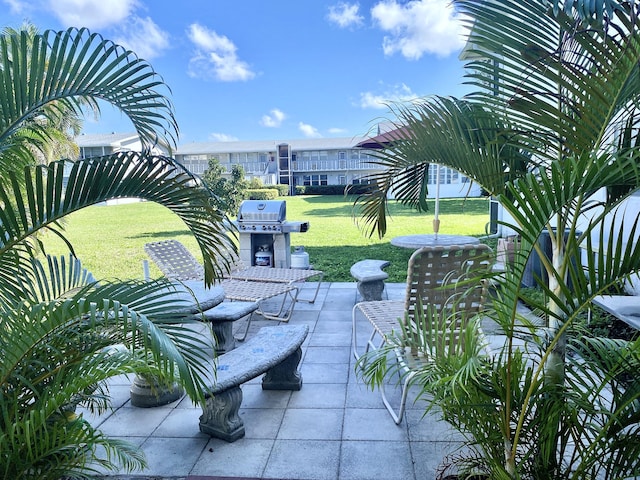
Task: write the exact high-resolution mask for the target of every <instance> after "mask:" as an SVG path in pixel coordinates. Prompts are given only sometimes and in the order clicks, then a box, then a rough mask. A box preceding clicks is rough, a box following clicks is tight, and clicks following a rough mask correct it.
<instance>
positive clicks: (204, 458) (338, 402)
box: [91, 283, 460, 480]
mask: <svg viewBox="0 0 640 480" xmlns="http://www.w3.org/2000/svg"><path fill="white" fill-rule="evenodd" d="M305 288H315V284H309V285H307V286H305ZM387 292H388V295H389V297H390V298H403V295H404V284H390V285H388V286H387ZM355 300H356V295H355V283H324V284H323V285H322V286H321V288H320V292H319V294H318V299H317V300H316V303H315V304H307V303H298V305H296V307H295V311H294V314H293V316H292V318H291V320H290V321H289V323H292V324H300V323H305V324H307V325H309V336H308V337H307V339H306V340H305V343H304V345H303V358H302V363H301V366H300V370H301V372H302V377H303V382H304V383H303V387H302V390H300V391H298V392H288V391H286V392H282V391H263V390H262V389H261V386H260V379H259V378H258V379H255V380H252V381H251V382H248V383H247V384H245V385H244V386H243V387H242V390H243V402H242V408H241V409H240V415H241V418H242V419H243V421H244V423H245V429H246V435H245V437H244V438H241V439H239V440H237V441H236V442H233V443H227V442H225V441H222V440H219V439H214V438H210V437H209V436H207V435H204V434H202V433H200V431H199V429H198V421H199V420H198V419H199V416H200V414H201V409H200V408H196V407H194V406H193V404H192V403H191V402H190V401H189V399H188V398H182V399H181V400H178V401H176V402H174V403H171V404H169V405H166V406H162V407H157V408H137V407H133V406H131V405H130V402H129V386H130V383H131V382H130V379H128V378H126V377H120V378H117V379H114V381H113V382H112V388H111V393H112V395H113V398H114V409H113V411H111V412H108V413H107V414H104V415H102V416H99V417H91V418H92V422H93V423H94V424H95V425H98V426H99V427H100V428H101V429H102V430H103V431H104V432H105V433H107V434H109V435H110V436H113V437H117V438H123V439H127V440H129V441H131V442H133V443H135V444H139V445H141V448H142V450H143V451H144V453H145V455H146V458H147V461H148V463H149V467H148V468H147V469H146V470H145V471H143V472H140V473H134V474H126V473H124V472H120V473H108V474H107V472H105V477H104V478H107V479H110V480H115V479H118V480H121V479H154V480H157V479H168V478H171V479H175V480H178V479H189V480H192V479H193V480H195V479H196V478H201V479H206V478H216V479H221V478H225V479H227V478H244V479H248V478H251V479H296V480H377V479H380V480H417V479H421V480H422V479H427V480H430V479H433V478H435V475H436V468H437V467H438V465H439V464H440V463H441V462H442V461H443V459H444V457H445V456H446V455H447V454H451V453H454V452H455V451H456V449H457V447H458V446H459V445H460V443H459V440H460V438H459V437H458V436H456V435H455V433H454V432H453V431H452V430H451V429H449V428H448V426H447V425H446V424H445V423H444V422H442V421H440V420H438V419H437V418H436V417H435V416H433V415H430V416H427V417H426V418H423V413H424V409H423V408H422V406H421V405H420V404H419V403H418V404H414V403H413V399H410V400H409V401H408V411H407V414H406V415H405V418H404V419H403V421H402V423H401V424H400V425H396V424H395V423H394V422H393V420H392V419H391V416H390V415H389V414H388V412H387V411H386V409H385V408H384V406H383V404H382V401H381V399H380V393H379V392H378V391H377V390H375V391H371V389H369V388H367V387H366V386H365V385H364V384H363V383H362V380H361V379H359V378H358V376H357V375H356V373H355V370H354V360H353V356H352V354H351V309H352V307H353V305H354V302H355ZM363 322H366V321H363ZM239 323H240V322H239ZM265 325H274V322H273V321H267V320H261V319H260V317H257V318H256V319H254V321H253V322H252V325H251V330H250V333H249V335H251V332H253V331H255V330H257V329H258V328H260V327H261V326H265ZM362 325H363V329H361V330H362V332H363V338H365V337H366V334H368V332H369V329H368V328H366V326H365V323H363V324H362ZM243 326H244V325H242V324H240V325H236V328H242V327H243ZM387 389H388V392H387V393H388V394H389V396H390V398H392V399H393V398H394V394H395V399H396V400H397V399H399V395H398V392H397V391H394V388H393V386H390V387H388V388H387Z"/></svg>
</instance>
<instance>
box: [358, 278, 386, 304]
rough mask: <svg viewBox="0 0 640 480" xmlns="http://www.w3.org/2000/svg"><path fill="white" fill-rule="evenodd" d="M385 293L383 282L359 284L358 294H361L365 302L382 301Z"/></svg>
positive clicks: (375, 281)
mask: <svg viewBox="0 0 640 480" xmlns="http://www.w3.org/2000/svg"><path fill="white" fill-rule="evenodd" d="M383 291H384V281H383V280H374V281H373V282H358V292H360V295H362V298H363V299H364V301H365V302H373V301H380V300H382V292H383Z"/></svg>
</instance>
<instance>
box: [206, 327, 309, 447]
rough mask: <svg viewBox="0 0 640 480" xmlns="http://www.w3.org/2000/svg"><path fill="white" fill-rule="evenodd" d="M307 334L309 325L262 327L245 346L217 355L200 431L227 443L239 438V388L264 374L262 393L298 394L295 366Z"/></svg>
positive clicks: (298, 377)
mask: <svg viewBox="0 0 640 480" xmlns="http://www.w3.org/2000/svg"><path fill="white" fill-rule="evenodd" d="M308 332H309V327H308V325H279V326H274V327H263V328H261V329H260V330H259V331H258V333H257V334H256V335H255V336H254V337H252V338H250V339H249V340H247V342H246V343H243V344H241V345H239V346H237V347H236V348H235V349H233V350H231V351H230V352H227V353H225V354H223V355H220V356H219V357H218V359H217V362H216V378H215V381H214V382H213V383H214V384H213V385H212V386H211V387H210V389H209V391H208V392H207V395H206V401H205V404H204V406H203V407H202V415H201V416H200V431H201V432H202V433H206V434H208V435H211V436H212V437H216V438H221V439H222V440H226V441H227V442H234V441H236V440H237V439H239V438H242V437H243V436H244V433H245V431H244V423H243V422H242V420H241V419H240V417H239V416H238V410H239V409H240V404H241V403H242V390H241V389H240V385H242V384H243V383H245V382H247V381H249V380H251V379H253V378H256V377H257V376H259V375H261V374H263V373H265V374H266V375H265V376H264V377H263V379H262V389H263V390H300V389H301V388H302V377H301V375H300V373H299V372H298V364H299V363H300V359H301V358H302V349H301V346H302V342H304V339H305V338H306V337H307V333H308Z"/></svg>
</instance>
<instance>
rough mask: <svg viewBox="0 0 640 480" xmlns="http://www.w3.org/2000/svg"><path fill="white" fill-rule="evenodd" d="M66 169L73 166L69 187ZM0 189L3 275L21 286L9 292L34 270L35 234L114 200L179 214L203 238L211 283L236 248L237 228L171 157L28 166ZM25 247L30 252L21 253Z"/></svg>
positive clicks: (115, 157) (116, 157) (125, 155)
mask: <svg viewBox="0 0 640 480" xmlns="http://www.w3.org/2000/svg"><path fill="white" fill-rule="evenodd" d="M65 167H71V168H70V172H69V175H68V178H67V181H66V185H65V184H64V183H63V177H65ZM0 187H2V188H0V200H1V201H3V204H2V207H1V208H0V220H1V222H0V223H1V225H0V233H1V238H2V240H0V275H2V276H3V277H4V279H5V280H6V281H7V285H13V286H14V287H15V288H14V289H13V290H11V289H8V290H7V291H8V292H9V293H10V292H11V291H15V289H17V288H20V285H18V284H17V283H16V282H17V279H18V278H19V277H20V273H21V271H22V270H23V269H27V270H28V269H29V268H31V262H30V258H29V257H30V256H31V255H30V254H28V251H27V250H28V245H29V242H30V241H31V240H32V239H33V236H34V234H35V233H37V232H38V231H40V230H41V229H43V228H47V227H55V226H56V222H57V221H59V220H60V219H61V218H63V217H64V216H66V215H68V214H69V213H72V212H74V211H77V210H79V209H81V208H84V207H86V206H89V205H93V204H95V203H98V202H101V201H104V200H107V199H110V198H120V197H130V196H137V197H140V198H143V199H146V200H149V201H155V202H157V203H159V204H161V205H164V206H166V207H167V208H169V209H170V210H172V211H173V212H174V213H176V214H177V215H178V216H179V217H180V218H181V219H182V220H183V221H184V222H185V224H186V225H187V227H188V228H189V229H190V230H191V231H192V232H193V233H194V235H195V237H196V239H197V240H198V242H199V245H200V248H201V250H202V252H203V257H204V258H205V279H206V282H207V283H208V284H211V283H212V282H213V280H214V279H215V278H216V277H219V276H220V275H221V273H222V269H223V268H224V266H222V265H217V264H216V263H215V258H221V257H223V255H221V253H222V252H225V251H228V250H229V249H231V250H233V249H234V248H235V247H234V244H233V241H232V238H233V237H232V235H233V234H232V233H231V232H232V231H233V226H232V225H231V223H230V222H229V221H228V219H227V217H226V216H225V215H224V214H223V213H222V212H220V211H219V210H218V209H217V208H216V207H215V206H214V205H213V202H212V201H211V193H210V192H209V191H208V190H207V189H206V187H205V186H204V185H202V184H201V183H200V182H199V180H198V178H197V177H195V176H193V175H192V174H190V173H189V172H187V171H186V170H184V169H182V168H181V167H180V166H179V165H178V164H176V163H175V162H174V161H172V160H171V159H168V158H165V157H147V156H145V155H144V154H138V153H135V152H125V153H118V154H114V155H111V156H106V157H100V158H97V159H91V160H81V161H78V162H73V163H70V162H64V161H59V162H53V163H51V164H49V165H47V166H36V167H28V168H25V170H24V172H23V174H22V176H18V175H17V174H15V173H11V174H10V176H9V181H8V182H5V183H4V184H3V185H2V184H0ZM23 199H24V201H23ZM17 247H20V248H17ZM21 249H22V250H23V251H25V252H26V253H27V255H16V252H19V251H20V250H21ZM25 249H26V250H25ZM21 259H22V260H21ZM3 294H4V293H3Z"/></svg>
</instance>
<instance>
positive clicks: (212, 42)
mask: <svg viewBox="0 0 640 480" xmlns="http://www.w3.org/2000/svg"><path fill="white" fill-rule="evenodd" d="M187 35H188V36H189V39H190V40H191V41H192V42H193V44H194V45H195V47H196V51H195V53H194V54H193V56H192V57H191V59H190V60H189V72H188V73H189V75H190V76H191V77H196V78H205V79H206V78H211V77H212V78H215V79H217V80H220V81H222V82H235V81H246V80H251V79H252V78H253V77H255V73H254V72H253V71H252V70H251V68H250V67H249V65H248V64H247V63H246V62H243V61H242V60H240V59H239V58H238V55H237V53H236V50H237V47H236V46H235V45H234V44H233V42H232V41H231V40H229V39H228V38H227V37H225V36H224V35H218V34H217V33H216V32H214V31H213V30H209V29H207V28H206V27H203V26H202V25H199V24H197V23H194V24H192V25H190V26H189V31H188V32H187Z"/></svg>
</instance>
